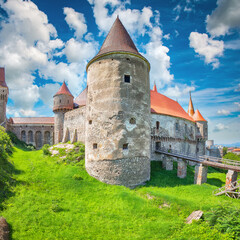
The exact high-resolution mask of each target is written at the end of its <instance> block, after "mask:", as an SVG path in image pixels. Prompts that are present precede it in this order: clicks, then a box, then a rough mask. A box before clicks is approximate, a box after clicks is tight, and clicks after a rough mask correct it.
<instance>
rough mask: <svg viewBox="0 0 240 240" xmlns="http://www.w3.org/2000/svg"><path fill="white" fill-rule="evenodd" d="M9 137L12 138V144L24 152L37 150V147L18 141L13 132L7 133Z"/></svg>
mask: <svg viewBox="0 0 240 240" xmlns="http://www.w3.org/2000/svg"><path fill="white" fill-rule="evenodd" d="M7 134H8V136H9V137H10V139H11V141H12V143H13V144H14V145H15V146H17V147H19V148H21V149H24V150H28V151H32V150H34V149H35V147H34V146H33V145H32V144H27V143H25V142H23V141H21V140H20V139H18V137H17V136H16V134H14V133H13V132H10V131H7Z"/></svg>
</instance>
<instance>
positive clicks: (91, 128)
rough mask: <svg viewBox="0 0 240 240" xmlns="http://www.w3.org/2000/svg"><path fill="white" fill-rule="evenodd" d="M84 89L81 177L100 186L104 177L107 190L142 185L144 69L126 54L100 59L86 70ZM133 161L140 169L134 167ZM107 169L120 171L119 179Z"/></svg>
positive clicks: (146, 106)
mask: <svg viewBox="0 0 240 240" xmlns="http://www.w3.org/2000/svg"><path fill="white" fill-rule="evenodd" d="M124 75H129V76H130V83H127V82H125V81H124ZM87 84H88V96H87V109H86V116H87V119H86V169H87V171H88V172H89V174H90V175H92V176H94V177H96V178H97V179H99V180H101V181H105V180H104V179H106V178H105V173H106V172H108V173H109V176H108V178H109V179H111V183H112V184H122V185H128V186H129V185H137V184H140V183H142V182H144V181H146V180H148V179H149V177H150V166H149V167H146V165H149V157H150V86H149V73H148V65H147V63H146V62H145V61H144V60H142V59H141V58H139V57H136V56H133V55H129V54H111V55H108V56H105V57H102V58H101V59H98V60H97V61H95V62H93V63H92V64H91V65H90V66H89V68H88V79H87ZM132 159H134V160H132ZM139 159H141V160H139ZM144 159H145V160H144ZM128 161H129V163H128V168H126V166H125V163H126V162H128ZM138 161H140V162H141V164H139V165H137V164H135V163H136V162H138ZM142 161H145V164H143V163H142ZM140 162H139V163H140ZM111 164H112V165H111ZM93 166H94V168H93ZM111 166H112V167H113V168H115V167H114V166H118V168H119V169H123V171H120V176H115V174H114V173H113V172H111V171H109V170H108V169H110V168H111ZM136 166H137V167H136ZM94 169H99V171H98V172H96V171H95V170H94ZM125 170H126V171H127V172H128V173H126V171H125ZM133 172H135V174H138V178H136V177H135V176H134V175H133V174H132V173H133ZM122 174H123V175H122ZM106 182H107V180H106Z"/></svg>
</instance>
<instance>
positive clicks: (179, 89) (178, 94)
mask: <svg viewBox="0 0 240 240" xmlns="http://www.w3.org/2000/svg"><path fill="white" fill-rule="evenodd" d="M192 91H195V87H193V86H187V85H186V84H178V85H175V86H174V87H168V88H167V90H166V91H164V95H166V96H168V97H170V98H173V99H177V98H182V97H185V96H186V95H187V96H188V94H189V92H192Z"/></svg>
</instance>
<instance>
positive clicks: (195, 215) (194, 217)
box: [186, 210, 203, 224]
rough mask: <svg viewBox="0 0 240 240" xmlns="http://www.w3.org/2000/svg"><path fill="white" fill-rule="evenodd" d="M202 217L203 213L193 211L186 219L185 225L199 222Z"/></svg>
mask: <svg viewBox="0 0 240 240" xmlns="http://www.w3.org/2000/svg"><path fill="white" fill-rule="evenodd" d="M202 215H203V211H201V210H198V211H194V212H192V213H191V214H190V215H189V216H188V218H187V219H186V223H187V224H191V223H192V221H193V220H199V219H200V218H201V217H202Z"/></svg>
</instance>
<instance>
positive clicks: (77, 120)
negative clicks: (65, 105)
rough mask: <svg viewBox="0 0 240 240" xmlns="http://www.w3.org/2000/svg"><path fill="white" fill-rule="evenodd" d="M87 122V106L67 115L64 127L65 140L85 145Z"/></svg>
mask: <svg viewBox="0 0 240 240" xmlns="http://www.w3.org/2000/svg"><path fill="white" fill-rule="evenodd" d="M85 120H86V107H85V106H84V107H81V108H77V109H74V110H72V111H69V112H67V113H65V115H64V127H63V139H64V140H65V142H67V141H71V142H76V141H80V142H83V143H85Z"/></svg>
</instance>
